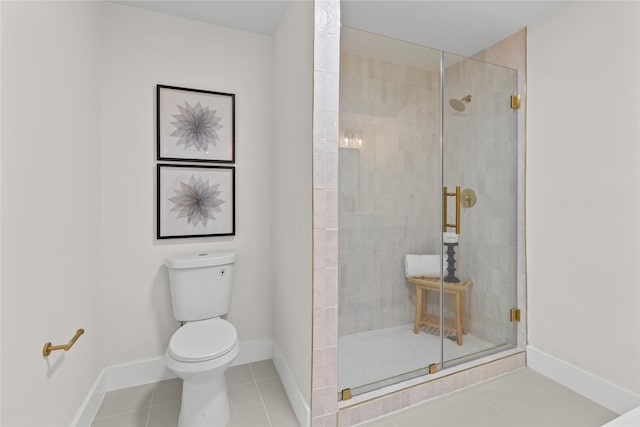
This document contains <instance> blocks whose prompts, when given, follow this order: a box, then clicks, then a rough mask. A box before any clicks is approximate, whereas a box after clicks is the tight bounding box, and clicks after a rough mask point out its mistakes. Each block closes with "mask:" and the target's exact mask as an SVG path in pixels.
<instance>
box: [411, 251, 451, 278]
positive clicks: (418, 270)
mask: <svg viewBox="0 0 640 427" xmlns="http://www.w3.org/2000/svg"><path fill="white" fill-rule="evenodd" d="M441 266H442V261H440V255H405V257H404V272H405V275H406V276H407V277H439V276H440V271H441V270H440V268H441Z"/></svg>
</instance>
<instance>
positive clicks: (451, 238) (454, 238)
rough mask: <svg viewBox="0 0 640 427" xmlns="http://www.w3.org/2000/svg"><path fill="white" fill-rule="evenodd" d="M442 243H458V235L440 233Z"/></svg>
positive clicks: (449, 232) (448, 232)
mask: <svg viewBox="0 0 640 427" xmlns="http://www.w3.org/2000/svg"><path fill="white" fill-rule="evenodd" d="M442 241H443V242H444V243H458V235H457V234H456V233H452V232H451V231H447V232H445V233H442Z"/></svg>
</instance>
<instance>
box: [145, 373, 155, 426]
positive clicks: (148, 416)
mask: <svg viewBox="0 0 640 427" xmlns="http://www.w3.org/2000/svg"><path fill="white" fill-rule="evenodd" d="M156 387H158V383H157V382H156V383H154V384H153V390H151V402H149V410H148V411H147V422H146V423H144V425H145V427H149V419H150V418H151V407H152V406H153V398H154V397H155V396H156Z"/></svg>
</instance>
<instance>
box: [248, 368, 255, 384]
mask: <svg viewBox="0 0 640 427" xmlns="http://www.w3.org/2000/svg"><path fill="white" fill-rule="evenodd" d="M251 365H253V363H249V370H250V371H251V378H253V382H254V383H255V382H256V374H254V373H253V367H252V366H251Z"/></svg>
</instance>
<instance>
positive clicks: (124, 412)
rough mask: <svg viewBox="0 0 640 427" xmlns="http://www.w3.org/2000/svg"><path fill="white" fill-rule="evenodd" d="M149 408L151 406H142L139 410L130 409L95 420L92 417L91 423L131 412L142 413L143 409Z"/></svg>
mask: <svg viewBox="0 0 640 427" xmlns="http://www.w3.org/2000/svg"><path fill="white" fill-rule="evenodd" d="M150 408H151V406H142V407H140V408H136V409H131V410H129V411H123V412H118V413H117V414H111V415H107V416H106V417H99V418H95V417H94V419H93V421H98V420H104V419H106V418H113V417H118V416H120V415H125V414H131V413H133V412H138V411H142V410H143V409H150Z"/></svg>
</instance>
